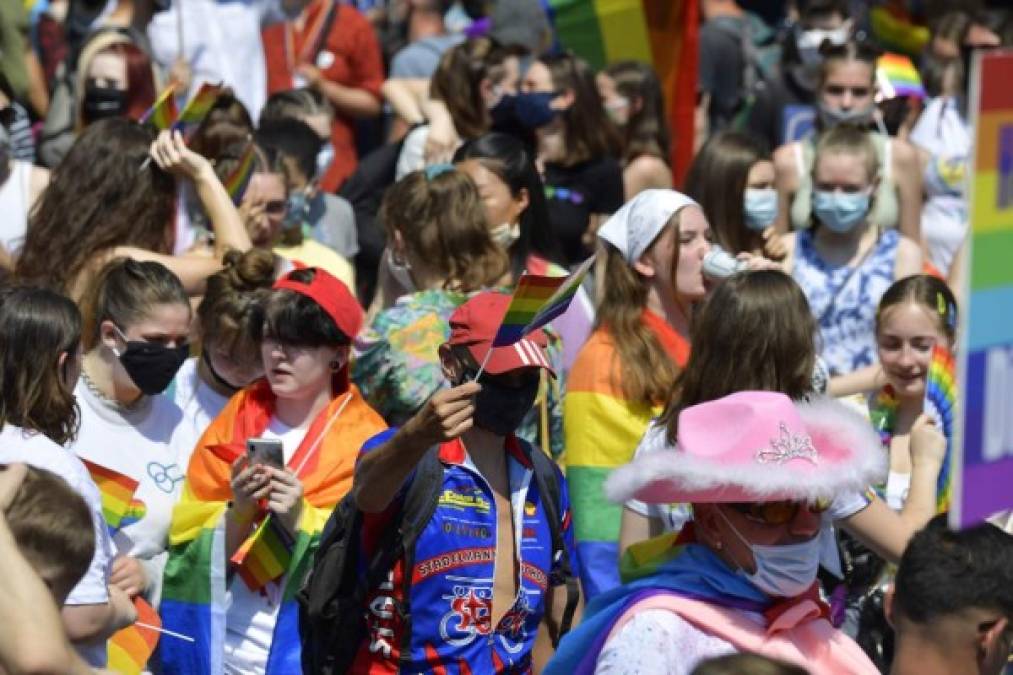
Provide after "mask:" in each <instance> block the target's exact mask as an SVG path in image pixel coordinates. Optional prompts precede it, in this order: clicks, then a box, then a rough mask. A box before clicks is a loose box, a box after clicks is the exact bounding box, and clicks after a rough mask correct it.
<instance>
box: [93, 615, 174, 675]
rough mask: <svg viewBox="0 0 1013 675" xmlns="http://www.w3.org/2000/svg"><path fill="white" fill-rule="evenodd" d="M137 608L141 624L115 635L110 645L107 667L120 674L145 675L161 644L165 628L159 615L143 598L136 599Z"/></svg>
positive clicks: (110, 639)
mask: <svg viewBox="0 0 1013 675" xmlns="http://www.w3.org/2000/svg"><path fill="white" fill-rule="evenodd" d="M134 608H135V609H136V610H137V622H138V623H134V624H131V625H129V626H127V627H126V628H124V629H122V630H119V631H116V632H115V633H113V636H112V637H111V638H109V642H108V644H107V646H106V655H107V657H108V665H107V666H106V667H107V668H108V669H109V670H110V671H111V672H114V673H118V675H140V674H141V673H143V672H144V667H145V666H146V665H147V663H148V660H149V659H150V658H151V655H152V654H153V653H154V652H155V646H156V645H157V644H158V638H159V629H160V628H161V627H162V620H161V618H159V616H158V612H156V611H155V608H154V607H152V606H151V605H149V604H148V603H147V602H146V601H145V600H144V598H142V597H141V596H137V597H135V598H134ZM141 624H143V625H141Z"/></svg>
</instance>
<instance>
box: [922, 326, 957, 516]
mask: <svg viewBox="0 0 1013 675" xmlns="http://www.w3.org/2000/svg"><path fill="white" fill-rule="evenodd" d="M925 411H926V412H927V413H929V414H930V415H932V416H933V417H934V419H935V420H936V424H938V425H939V429H940V431H942V432H943V435H944V436H946V456H945V457H944V458H943V466H942V468H941V469H940V471H939V480H938V481H937V483H936V510H937V511H938V512H939V513H942V512H943V511H948V510H949V508H950V499H951V498H952V496H953V424H954V420H955V419H956V416H957V364H956V360H955V359H954V358H953V354H952V353H951V352H950V350H949V349H947V348H946V347H943V346H942V345H936V346H935V348H934V349H933V350H932V360H931V361H930V362H929V370H928V374H927V376H926V378H925Z"/></svg>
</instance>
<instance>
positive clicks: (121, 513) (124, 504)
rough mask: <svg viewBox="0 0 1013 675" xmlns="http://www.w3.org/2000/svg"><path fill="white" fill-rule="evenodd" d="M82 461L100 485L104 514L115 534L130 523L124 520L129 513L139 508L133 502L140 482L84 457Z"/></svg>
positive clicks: (111, 531) (110, 529)
mask: <svg viewBox="0 0 1013 675" xmlns="http://www.w3.org/2000/svg"><path fill="white" fill-rule="evenodd" d="M81 461H82V462H84V465H85V466H86V467H87V468H88V473H89V474H91V479H92V480H93V481H95V485H97V486H98V489H99V492H100V493H101V495H102V515H103V516H104V517H105V519H106V523H107V525H108V526H109V532H110V534H115V533H116V532H117V531H118V530H119V529H120V528H121V527H123V526H124V525H126V524H128V523H125V522H124V520H125V519H126V517H127V515H128V513H130V512H131V511H132V510H133V511H136V510H137V509H136V507H135V506H134V505H133V502H134V493H135V492H137V486H138V484H139V483H138V482H137V481H136V480H134V479H133V478H131V477H130V476H125V475H123V474H122V473H119V472H117V471H113V470H112V469H109V468H106V467H104V466H101V465H99V464H96V463H95V462H91V461H89V460H87V459H84V458H83V457H82V458H81ZM142 508H143V507H142ZM135 520H136V519H135Z"/></svg>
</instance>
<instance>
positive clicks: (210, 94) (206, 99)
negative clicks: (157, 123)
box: [172, 82, 222, 130]
mask: <svg viewBox="0 0 1013 675" xmlns="http://www.w3.org/2000/svg"><path fill="white" fill-rule="evenodd" d="M221 93H222V86H221V85H220V84H208V83H207V82H205V83H204V84H202V85H201V87H200V89H198V90H197V93H196V94H194V96H193V98H191V99H190V100H189V101H187V104H186V106H184V107H183V111H182V112H181V113H180V114H179V117H178V118H177V119H176V121H175V123H173V125H172V126H173V128H174V129H180V130H189V129H191V128H193V127H196V126H197V125H198V124H200V123H201V122H203V121H204V118H205V117H207V115H208V113H209V112H211V108H212V106H214V104H215V101H217V100H218V95H219V94H221Z"/></svg>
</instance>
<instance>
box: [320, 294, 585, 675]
mask: <svg viewBox="0 0 1013 675" xmlns="http://www.w3.org/2000/svg"><path fill="white" fill-rule="evenodd" d="M509 304H510V296H509V295H505V294H502V293H495V292H484V293H480V294H478V295H476V296H475V297H473V298H471V299H470V300H468V301H467V302H466V303H464V304H463V305H461V306H460V307H459V308H458V309H457V310H456V311H455V312H454V314H453V315H451V317H450V321H449V323H450V338H449V339H448V340H447V342H445V343H444V344H443V345H441V346H440V349H439V352H440V360H441V363H442V367H443V369H444V373H445V375H446V377H447V379H448V380H449V381H450V382H451V383H452V384H453V385H454V386H453V387H452V388H450V389H443V390H441V391H439V392H438V393H436V394H435V395H433V397H432V398H430V399H429V401H428V402H427V403H426V404H425V405H424V406H423V408H422V409H421V410H420V411H419V412H418V413H416V414H415V415H414V416H413V417H412V418H410V419H409V420H408V421H407V422H406V423H405V424H404V426H402V427H401V428H400V429H399V430H397V431H394V430H389V431H388V432H385V433H382V434H379V435H378V436H376V437H375V438H373V439H371V440H370V441H368V442H367V443H366V444H365V445H364V446H363V449H362V452H361V454H360V458H359V462H358V465H357V467H356V474H355V481H354V484H353V488H352V494H353V495H354V499H355V502H356V505H357V506H358V509H359V510H360V511H361V512H363V513H364V519H363V524H362V535H361V551H360V554H361V556H363V557H364V558H365V562H366V563H367V565H368V567H369V568H370V569H372V568H373V567H375V566H377V565H379V564H380V563H378V562H377V561H378V560H381V559H382V558H381V557H380V556H382V555H384V553H383V549H382V546H381V545H379V544H381V543H382V542H383V541H385V538H384V533H385V532H389V531H390V529H391V528H392V527H398V528H399V530H400V531H404V527H405V526H406V523H407V527H416V528H421V530H420V534H419V535H418V537H417V538H416V539H415V540H414V541H413V542H412V543H410V544H407V543H404V542H402V544H401V546H402V547H403V548H396V549H395V551H396V552H399V553H398V554H397V555H395V556H393V557H392V558H391V559H392V560H393V561H394V562H393V563H392V564H390V566H389V567H388V566H385V567H387V569H390V573H389V576H385V575H383V574H381V575H379V578H381V579H384V580H385V582H384V583H378V584H373V583H371V582H370V581H369V580H368V577H367V580H366V581H363V580H362V579H360V582H359V583H360V584H364V591H365V592H364V598H365V599H364V602H363V609H364V610H365V611H364V614H365V622H364V623H365V625H363V626H362V634H363V638H362V640H361V642H360V643H359V645H358V649H357V650H356V651H355V653H354V655H351V656H350V657H349V659H350V661H351V663H350V665H348V667H347V668H346V670H345V671H344V672H348V673H353V674H364V673H376V672H399V673H417V672H443V669H446V670H448V671H449V670H451V669H453V671H454V672H458V668H460V669H461V670H462V671H463V670H464V666H463V665H462V664H467V666H468V667H469V668H470V672H475V673H492V672H517V673H524V672H531V669H532V668H533V667H535V668H536V669H537V666H538V665H539V663H538V659H539V657H538V656H536V652H537V653H539V654H541V653H542V652H541V651H540V650H541V648H542V646H543V645H544V646H547V645H545V644H544V643H542V642H541V640H542V639H543V636H546V635H549V636H552V637H553V638H555V637H558V635H559V634H560V633H561V632H565V630H566V626H567V624H568V623H569V620H570V619H572V616H573V615H574V612H575V611H579V610H578V609H576V604H575V603H577V593H576V588H577V584H576V579H575V577H574V576H573V570H575V569H576V559H575V558H574V557H573V535H572V530H571V527H570V507H569V498H568V496H567V491H566V485H565V482H564V480H563V477H562V474H561V472H560V470H559V468H558V467H557V466H556V465H555V464H553V463H552V461H551V460H550V459H549V458H548V456H547V455H546V454H544V453H543V452H542V451H541V450H539V449H537V448H535V447H534V446H532V445H531V444H530V443H528V442H527V441H524V440H523V439H520V438H518V437H517V436H516V435H515V433H514V432H515V430H516V429H517V428H518V427H519V426H520V424H521V421H522V420H523V418H524V416H525V414H526V413H527V412H528V411H529V410H530V409H531V407H532V405H533V404H534V402H535V397H536V395H537V393H538V382H539V376H540V371H543V370H544V371H547V372H548V373H549V374H550V375H553V376H554V375H555V373H554V371H553V369H552V367H551V366H550V365H549V360H548V357H547V354H546V346H547V339H546V336H545V334H544V333H542V331H540V330H537V331H534V332H532V333H529V334H528V335H525V336H524V337H523V338H522V339H521V340H519V341H518V342H516V343H514V344H512V345H508V346H502V347H493V346H492V343H493V339H494V337H495V336H496V333H497V331H498V329H499V326H500V324H501V323H502V321H503V317H504V314H505V312H506V309H507V306H508V305H509ZM490 350H491V351H490ZM480 364H484V365H485V368H484V370H482V368H481V367H480ZM480 370H481V371H482V374H481V377H476V376H477V374H478V372H479V371H480ZM476 379H477V381H476ZM429 482H431V483H435V486H434V487H433V489H432V491H431V492H430V493H429V495H431V496H427V497H424V498H422V499H421V500H420V499H418V498H417V497H416V495H418V494H419V491H420V488H418V485H420V484H421V485H425V484H427V483H429ZM433 502H435V504H434V503H433ZM412 504H416V505H418V504H423V506H421V507H419V510H418V511H416V510H413V509H412V508H411V505H412ZM427 508H428V509H430V510H429V511H428V514H431V515H428V518H427V516H426V511H425V509H427ZM415 519H419V520H418V522H416V520H415ZM406 536H407V535H406ZM399 580H400V581H399ZM568 615H569V617H568ZM543 622H545V626H546V627H547V631H548V632H547V633H546V632H545V631H543V629H542V626H543ZM536 642H537V643H538V644H537V646H536ZM328 647H329V648H332V649H333V648H335V647H334V646H330V645H329V646H328Z"/></svg>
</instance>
